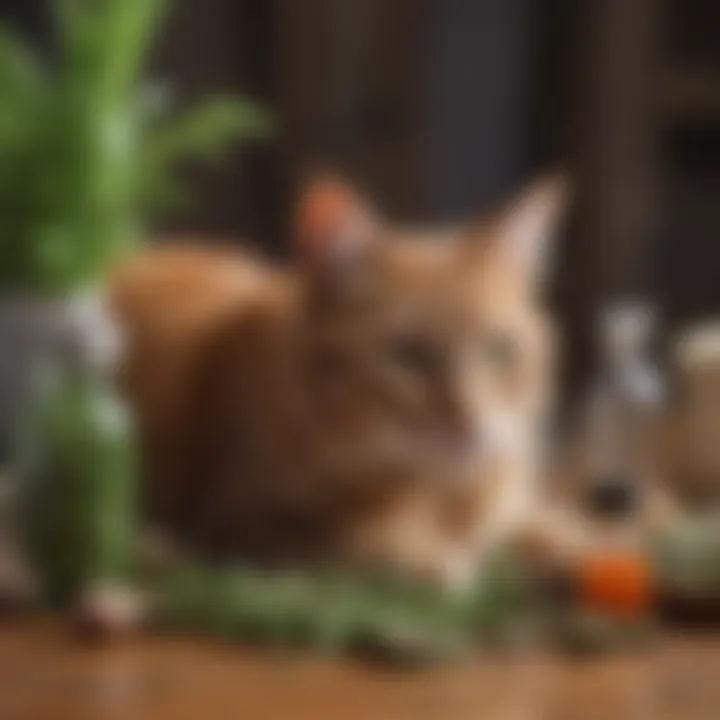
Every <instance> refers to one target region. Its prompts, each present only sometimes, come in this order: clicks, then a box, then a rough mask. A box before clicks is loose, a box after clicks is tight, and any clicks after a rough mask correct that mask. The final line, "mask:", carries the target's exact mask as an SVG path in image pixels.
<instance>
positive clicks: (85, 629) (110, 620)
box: [76, 584, 145, 641]
mask: <svg viewBox="0 0 720 720" xmlns="http://www.w3.org/2000/svg"><path fill="white" fill-rule="evenodd" d="M144 615H145V604H144V602H143V598H142V597H141V595H140V594H139V593H138V592H137V591H136V590H135V589H133V588H130V587H127V586H124V585H114V584H99V585H96V586H93V587H90V588H88V589H87V590H86V591H85V592H84V593H83V595H82V596H81V598H80V601H79V604H78V608H77V615H76V628H77V630H78V632H79V634H80V635H81V637H83V638H85V639H87V640H91V641H112V640H116V639H119V638H121V637H126V636H128V635H131V634H134V633H135V632H137V631H138V630H139V628H140V627H141V625H142V623H143V620H144Z"/></svg>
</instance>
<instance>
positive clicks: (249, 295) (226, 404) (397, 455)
mask: <svg viewBox="0 0 720 720" xmlns="http://www.w3.org/2000/svg"><path fill="white" fill-rule="evenodd" d="M557 204H558V189H557V187H556V186H555V185H552V184H548V183H545V184H541V185H538V186H537V187H535V188H534V189H533V190H532V191H531V192H529V193H526V194H525V195H524V196H523V198H522V199H521V200H520V201H519V202H518V203H515V204H514V205H513V206H511V207H510V208H509V210H507V211H506V212H505V213H501V214H498V215H497V216H496V217H495V218H493V219H492V220H488V221H486V222H484V223H480V224H478V225H476V226H475V227H474V228H471V229H470V228H468V229H463V230H458V231H453V232H449V233H447V236H446V237H444V239H443V242H439V241H438V239H437V238H436V242H423V241H421V240H419V239H418V238H417V237H415V235H414V234H412V233H401V232H399V231H395V230H391V229H388V228H385V227H383V226H382V225H380V224H379V223H377V222H376V221H373V220H372V218H371V216H370V215H369V214H368V213H367V211H366V210H365V209H364V207H363V205H362V204H361V203H360V201H359V200H358V199H357V198H355V197H354V196H353V195H352V194H351V193H349V192H348V191H347V190H346V189H344V188H338V186H335V185H330V186H328V185H327V184H326V185H322V186H320V187H316V188H315V189H314V190H312V191H311V192H310V193H309V195H308V197H307V199H306V203H305V206H304V209H303V211H302V214H301V224H300V231H299V233H298V235H299V245H300V248H301V253H300V267H299V268H298V269H296V270H279V269H274V268H270V267H269V266H266V265H264V264H263V263H259V262H257V261H255V260H253V259H251V258H249V257H246V256H243V255H241V254H238V255H233V256H229V255H227V254H225V253H222V254H221V253H218V252H210V251H201V250H188V249H164V250H158V251H154V252H150V253H147V254H146V255H144V256H140V257H139V258H137V259H136V260H135V261H134V262H133V263H132V264H131V265H130V266H129V267H128V268H126V269H125V270H124V271H123V272H122V273H121V274H120V276H119V277H118V279H117V281H116V283H115V286H114V302H115V306H116V309H117V312H118V314H119V317H120V320H121V322H122V324H123V325H124V327H125V329H126V331H127V333H128V343H129V344H128V348H129V353H130V354H129V357H128V363H127V366H126V368H125V370H126V373H127V374H126V381H127V382H128V387H129V390H130V393H131V397H132V399H133V401H134V403H135V404H136V406H137V408H138V410H139V414H140V418H141V427H142V430H143V432H144V435H145V437H144V439H145V442H146V446H147V449H148V456H149V466H148V467H149V476H150V477H149V492H148V498H149V510H150V513H151V515H152V518H153V519H154V520H155V521H156V522H159V523H160V524H162V525H164V526H166V527H167V528H168V529H170V530H172V531H173V532H174V533H175V534H177V535H179V536H180V537H181V538H184V539H185V540H186V541H187V542H189V543H190V544H191V545H193V546H194V547H196V548H198V549H200V550H202V551H203V552H207V553H210V554H213V555H232V556H239V557H249V558H251V559H253V560H258V561H273V562H274V561H281V562H285V561H296V560H298V561H301V560H307V559H311V560H321V561H339V562H358V563H374V562H379V563H389V564H392V565H394V566H396V567H400V568H404V569H406V570H410V571H414V572H418V573H420V574H425V575H430V576H433V577H439V578H442V579H445V580H449V581H458V580H464V579H468V578H469V577H470V576H471V575H472V574H473V572H474V571H475V570H476V569H477V568H478V567H479V565H480V564H481V563H482V559H483V557H484V555H485V554H486V552H487V550H488V549H490V548H491V547H493V546H494V544H495V543H496V542H497V541H498V540H500V539H501V538H503V537H504V536H507V534H509V533H511V532H512V531H513V529H514V528H516V527H517V526H518V524H519V523H521V522H522V519H523V517H524V516H525V515H526V513H527V511H528V510H529V509H530V506H531V505H532V502H533V493H534V484H535V483H536V480H537V475H538V453H539V444H540V442H541V436H542V431H543V427H544V423H545V422H546V419H547V412H548V409H549V400H550V398H551V396H552V384H551V377H552V362H551V355H552V352H551V351H552V342H551V339H550V336H549V328H548V324H547V322H546V320H545V318H544V316H543V315H542V313H541V311H540V309H539V307H538V305H537V302H536V298H535V292H534V290H535V283H534V280H533V278H532V275H533V273H534V267H533V265H534V264H535V263H536V262H537V249H538V248H537V247H536V246H538V245H539V244H540V243H541V242H542V235H543V234H545V233H546V232H547V231H548V230H549V228H550V225H551V224H552V221H553V219H554V217H555V215H556V205H557Z"/></svg>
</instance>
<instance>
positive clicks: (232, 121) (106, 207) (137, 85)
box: [0, 0, 269, 293]
mask: <svg viewBox="0 0 720 720" xmlns="http://www.w3.org/2000/svg"><path fill="white" fill-rule="evenodd" d="M166 4H167V0H58V2H57V3H55V7H56V11H57V20H58V22H57V26H58V34H59V57H58V61H57V64H56V66H53V67H48V66H46V65H45V64H44V63H43V62H42V61H41V59H40V57H39V56H37V55H36V54H35V53H34V52H33V51H32V49H31V48H29V47H28V46H26V44H25V43H24V42H22V41H21V40H20V39H19V38H18V37H17V36H15V35H14V34H13V33H12V32H10V31H9V29H8V28H0V97H1V98H2V102H1V103H0V287H2V288H3V289H4V290H16V289H17V290H30V291H33V292H49V293H52V292H62V291H65V290H69V289H74V288H76V287H78V286H82V285H84V284H86V283H88V282H92V281H93V280H94V279H96V278H97V277H98V276H101V275H102V273H103V272H104V271H105V270H106V268H107V267H108V266H109V265H110V264H111V263H112V262H114V261H115V260H116V259H117V258H118V257H119V256H121V255H122V254H123V253H125V252H127V251H128V250H129V249H130V248H131V246H132V244H133V243H134V241H135V240H136V239H137V237H138V236H139V234H140V230H141V222H142V220H143V218H144V217H145V216H146V215H147V214H148V213H149V212H152V211H157V210H160V209H166V208H167V206H168V204H169V203H172V202H175V201H177V199H178V198H180V197H182V188H181V187H179V186H178V181H177V179H176V177H175V175H174V172H173V171H174V169H175V167H176V164H177V163H178V161H180V160H183V159H202V158H205V157H208V156H210V157H216V156H218V155H220V154H221V153H222V151H223V150H224V149H225V148H227V146H228V144H229V143H230V142H231V141H233V140H239V139H243V138H246V139H247V138H251V137H263V136H265V135H267V134H268V132H269V120H268V118H267V117H266V115H265V113H264V112H263V111H262V110H261V109H260V108H259V107H257V106H256V105H255V104H253V103H251V102H249V101H246V100H242V99H237V98H229V97H220V98H216V99H213V100H211V101H209V102H208V103H207V104H204V105H202V106H200V107H196V108H192V109H189V110H187V111H185V112H184V113H181V114H179V115H173V114H172V113H171V112H170V110H169V108H168V103H167V102H166V99H167V98H166V96H165V95H164V94H163V93H162V92H158V91H157V89H156V88H154V87H152V86H148V85H147V83H144V82H143V81H142V77H141V75H142V70H143V68H144V65H145V61H146V59H147V55H148V52H149V51H150V49H151V47H152V42H153V39H154V37H155V34H156V31H157V29H158V26H159V24H160V22H161V20H162V17H163V15H164V13H163V11H164V9H165V6H166Z"/></svg>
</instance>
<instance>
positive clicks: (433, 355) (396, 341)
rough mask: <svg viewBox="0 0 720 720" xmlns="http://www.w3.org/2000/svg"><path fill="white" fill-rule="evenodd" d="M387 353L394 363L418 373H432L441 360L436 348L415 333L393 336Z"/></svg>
mask: <svg viewBox="0 0 720 720" xmlns="http://www.w3.org/2000/svg"><path fill="white" fill-rule="evenodd" d="M387 353H388V356H389V357H390V358H391V359H392V361H393V362H394V363H396V364H397V365H399V366H401V367H402V368H404V369H406V370H410V371H412V372H416V373H418V374H430V373H432V372H433V371H434V370H435V369H436V368H437V366H438V362H439V358H438V353H437V351H436V349H435V348H434V347H433V346H432V345H431V344H430V343H428V342H427V341H425V340H424V339H423V338H421V337H416V336H413V335H405V336H403V335H401V336H398V337H394V338H391V339H390V340H389V341H388V345H387Z"/></svg>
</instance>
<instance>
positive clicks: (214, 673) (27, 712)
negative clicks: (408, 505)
mask: <svg viewBox="0 0 720 720" xmlns="http://www.w3.org/2000/svg"><path fill="white" fill-rule="evenodd" d="M718 717H720V641H719V640H718V639H710V638H707V637H703V638H696V639H674V640H671V641H668V642H667V643H666V644H665V645H664V646H663V647H661V648H658V649H657V650H656V651H654V652H653V653H652V654H649V655H645V656H634V657H617V656H615V657H611V658H606V659H601V660H595V661H585V662H578V661H571V660H569V659H562V658H559V657H553V658H550V657H544V658H540V657H534V658H531V657H525V658H519V657H515V658H509V657H500V658H497V657H496V658H489V657H488V658H485V659H479V660H477V661H475V662H473V663H472V664H468V665H462V666H457V667H447V668H444V669H437V670H425V671H415V672H399V671H395V672H391V671H390V670H380V669H377V668H375V669H373V668H368V667H366V666H361V665H356V664H353V663H351V662H349V661H343V662H341V661H334V660H331V659H329V658H324V659H323V658H314V659H308V658H304V659H303V658H301V657H298V656H287V655H285V656H279V655H269V654H268V653H267V652H265V653H261V652H259V651H250V650H240V649H237V648H232V647H228V646H222V645H217V644H212V643H206V642H200V641H191V640H179V639H175V640H173V639H149V640H143V641H133V642H129V643H128V644H125V645H122V646H119V647H115V648H112V649H111V648H105V649H102V648H100V649H98V648H95V649H90V648H87V647H81V646H79V645H77V644H76V643H75V642H74V641H72V639H71V638H70V636H69V635H68V631H67V629H66V628H64V627H63V626H62V625H60V624H59V623H58V622H56V621H54V620H41V621H39V620H37V619H34V620H27V621H22V622H17V621H14V622H13V623H12V624H9V625H4V626H0V718H2V720H15V719H18V720H20V719H21V718H22V719H23V720H24V719H27V720H85V719H89V720H90V719H95V718H102V719H105V718H112V720H124V719H126V718H127V719H128V720H129V719H130V718H132V720H146V719H147V720H150V719H152V720H170V719H172V720H184V719H186V718H187V719H190V718H212V720H224V719H225V718H228V719H230V718H232V719H233V720H234V719H236V718H243V720H252V719H254V718H262V719H263V720H275V719H277V720H281V719H282V720H285V719H286V718H293V720H305V719H307V720H323V719H324V718H328V719H329V720H336V719H337V720H340V719H341V718H342V719H343V720H344V719H346V718H347V720H365V719H366V718H372V719H373V720H380V719H381V718H392V719H393V720H403V719H404V718H407V719H408V720H411V719H412V720H434V719H435V718H437V719H438V720H440V719H443V720H444V719H445V718H451V719H452V720H464V719H465V718H467V719H468V720H470V719H471V718H472V719H473V720H475V719H479V718H482V720H494V719H495V718H497V720H515V719H517V720H594V719H595V718H597V719H598V720H607V718H612V719H613V720H626V719H627V720H646V719H652V720H716V719H717V718H718Z"/></svg>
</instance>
